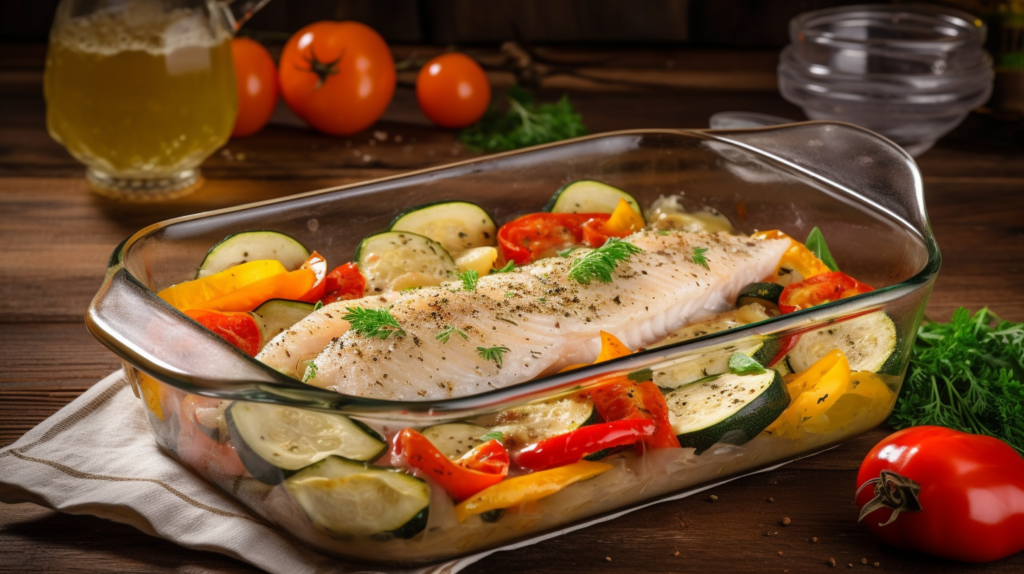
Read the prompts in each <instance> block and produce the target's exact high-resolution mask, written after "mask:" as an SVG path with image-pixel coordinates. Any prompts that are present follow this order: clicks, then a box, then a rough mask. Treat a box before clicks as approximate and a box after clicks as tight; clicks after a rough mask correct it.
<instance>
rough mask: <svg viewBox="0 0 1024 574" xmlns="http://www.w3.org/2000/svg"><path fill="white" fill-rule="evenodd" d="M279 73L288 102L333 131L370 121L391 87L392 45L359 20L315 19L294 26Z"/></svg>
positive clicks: (343, 131) (337, 132)
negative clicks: (310, 22) (302, 25)
mask: <svg viewBox="0 0 1024 574" xmlns="http://www.w3.org/2000/svg"><path fill="white" fill-rule="evenodd" d="M279 77H280V79H281V93H282V94H283V95H284V99H285V101H286V102H288V106H289V107H291V109H292V110H293V111H294V112H295V113H296V114H298V115H299V117H301V118H302V119H304V120H306V122H308V123H309V125H311V126H313V127H314V128H316V129H318V130H320V131H322V132H325V133H329V134H334V135H348V134H354V133H356V132H358V131H362V130H364V129H366V128H368V127H370V126H371V125H372V124H373V122H375V121H377V119H378V118H380V116H381V114H383V113H384V110H385V109H386V108H387V107H388V104H389V103H390V102H391V96H393V95H394V93H395V62H394V59H393V58H392V56H391V50H389V49H388V45H387V43H385V42H384V39H383V38H381V37H380V34H378V33H377V32H375V31H374V30H373V29H372V28H370V27H369V26H366V25H365V24H360V23H359V22H316V23H314V24H310V25H309V26H306V27H305V28H302V29H301V30H299V31H298V32H296V33H295V34H294V35H293V36H292V37H291V39H289V40H288V43H287V44H286V45H285V47H284V51H283V52H281V65H280V72H279Z"/></svg>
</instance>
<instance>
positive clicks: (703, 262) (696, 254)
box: [690, 247, 711, 271]
mask: <svg viewBox="0 0 1024 574" xmlns="http://www.w3.org/2000/svg"><path fill="white" fill-rule="evenodd" d="M707 252H708V248H707V247H694V248H693V255H691V256H690V259H692V260H693V262H694V264H696V265H700V266H701V267H703V268H704V269H707V270H708V271H710V270H711V267H709V266H708V260H707V258H706V257H704V254H705V253H707Z"/></svg>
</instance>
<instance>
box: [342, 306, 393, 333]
mask: <svg viewBox="0 0 1024 574" xmlns="http://www.w3.org/2000/svg"><path fill="white" fill-rule="evenodd" d="M345 310H346V311H348V313H346V314H345V315H344V316H342V319H344V320H346V321H348V323H349V328H350V329H351V330H352V331H354V332H355V333H357V334H359V335H363V336H364V337H370V338H371V339H373V338H377V339H387V338H388V337H390V336H392V335H394V336H395V337H397V338H399V339H400V338H402V337H404V336H405V331H404V330H403V329H402V326H401V325H399V324H398V320H396V319H395V318H394V316H392V315H391V311H389V310H388V309H363V308H362V307H345Z"/></svg>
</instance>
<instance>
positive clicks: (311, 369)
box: [302, 361, 317, 383]
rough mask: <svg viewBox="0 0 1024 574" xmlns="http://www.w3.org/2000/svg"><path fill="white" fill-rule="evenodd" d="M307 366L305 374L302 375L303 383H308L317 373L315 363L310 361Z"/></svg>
mask: <svg viewBox="0 0 1024 574" xmlns="http://www.w3.org/2000/svg"><path fill="white" fill-rule="evenodd" d="M307 366H308V368H307V369H306V375H305V376H303V377H302V382H303V383H308V382H309V381H311V380H313V379H315V378H316V373H317V366H316V363H314V362H313V361H310V362H309V363H308V365H307Z"/></svg>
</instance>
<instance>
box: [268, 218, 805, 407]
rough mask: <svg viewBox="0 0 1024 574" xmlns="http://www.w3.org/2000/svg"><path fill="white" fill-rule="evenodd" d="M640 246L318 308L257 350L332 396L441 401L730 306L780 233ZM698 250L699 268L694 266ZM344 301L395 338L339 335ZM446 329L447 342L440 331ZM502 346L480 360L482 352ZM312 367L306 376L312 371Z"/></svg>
mask: <svg viewBox="0 0 1024 574" xmlns="http://www.w3.org/2000/svg"><path fill="white" fill-rule="evenodd" d="M625 241H627V242H629V243H632V244H634V245H636V246H637V247H640V248H641V249H643V250H644V251H643V252H642V253H637V254H634V255H633V256H632V257H631V258H630V259H629V260H628V261H625V262H620V263H619V265H618V267H617V268H616V269H615V271H614V273H613V277H614V279H613V281H612V282H610V283H601V282H599V281H597V280H594V281H592V282H591V283H590V284H588V285H583V284H580V283H577V282H575V281H573V280H571V279H569V270H570V268H571V266H572V263H573V261H574V260H576V259H578V258H580V257H582V256H584V254H585V253H586V252H587V251H586V250H579V251H577V252H574V253H573V254H571V255H570V256H569V257H566V258H562V257H551V258H547V259H543V260H541V261H538V262H536V263H533V264H530V265H526V266H523V267H519V268H516V269H515V270H514V271H512V272H510V273H501V274H495V275H489V276H486V277H481V278H480V280H479V283H478V284H477V288H476V290H475V291H466V290H463V289H462V288H461V287H462V285H461V282H458V281H456V282H452V283H449V284H446V285H444V286H441V287H424V288H420V289H416V290H414V291H406V292H402V293H397V294H390V295H387V296H383V297H382V296H373V297H366V298H364V299H359V300H352V301H340V302H337V303H333V304H331V305H327V306H325V307H323V308H322V309H320V310H319V311H317V312H315V313H313V314H311V315H310V316H308V317H307V318H305V319H303V320H302V321H300V322H299V323H296V324H295V325H294V326H293V327H292V328H291V329H289V330H287V331H285V332H283V333H281V334H280V335H278V336H277V337H276V338H275V339H274V340H273V341H271V342H270V343H269V344H268V345H267V347H266V348H265V349H264V350H263V351H262V352H261V353H260V355H259V356H258V357H257V358H258V359H260V360H262V361H264V362H265V363H267V364H269V365H270V366H272V367H274V368H276V369H278V370H280V371H282V372H284V373H286V374H289V375H292V376H294V377H296V378H303V375H304V374H307V373H306V369H307V363H308V361H310V360H313V363H314V364H315V373H316V375H315V376H307V379H308V381H307V382H308V383H309V384H311V385H315V386H318V387H323V388H326V389H331V390H334V391H337V392H339V393H344V394H348V395H356V396H363V397H374V398H381V399H394V400H428V399H445V398H450V397H459V396H466V395H472V394H476V393H480V392H483V391H487V390H490V389H495V388H501V387H507V386H509V385H514V384H517V383H521V382H523V381H528V380H530V379H533V378H535V377H538V376H541V375H545V374H550V373H553V372H556V371H557V370H559V369H560V368H562V367H564V366H567V365H571V364H574V363H590V362H592V361H594V359H595V358H596V357H597V354H598V353H599V352H600V331H607V332H609V333H611V334H613V335H615V336H616V337H618V338H619V339H620V340H621V341H622V342H623V343H625V344H626V345H627V346H629V348H631V349H636V348H639V347H643V346H646V345H649V344H651V343H654V342H656V341H658V340H660V339H662V338H664V337H665V336H667V335H668V334H669V333H671V332H672V331H675V330H676V329H679V328H680V327H683V326H685V325H687V324H689V323H693V322H695V321H699V320H701V319H704V318H706V317H709V316H711V315H713V314H715V313H718V312H721V311H724V310H726V309H729V308H731V307H732V306H733V302H734V301H735V298H736V295H737V293H738V292H739V290H740V289H741V288H743V287H744V286H746V285H748V284H750V283H753V282H756V281H760V280H762V279H764V278H765V277H768V276H769V275H771V274H772V272H774V270H775V267H776V265H777V263H778V262H779V259H780V258H781V257H782V254H783V253H784V252H785V251H786V249H787V248H788V247H789V245H790V243H789V241H787V240H777V239H753V238H750V237H746V236H735V235H727V234H725V233H718V234H708V233H687V232H668V233H666V232H661V233H658V232H653V231H641V232H638V233H635V234H633V235H631V236H629V237H627V238H626V239H625ZM695 248H705V249H707V251H706V252H704V258H705V259H706V260H707V263H708V267H709V268H707V269H705V268H704V267H703V266H701V265H698V264H696V263H694V262H693V253H694V249H695ZM346 307H366V308H379V307H388V308H389V309H390V310H391V314H392V315H393V316H394V318H395V319H396V320H397V321H398V323H399V324H401V326H402V329H403V330H404V331H405V336H404V337H401V338H398V337H390V338H388V339H386V340H381V339H375V338H369V337H366V336H364V335H361V334H359V333H356V332H354V331H350V330H349V325H348V322H347V321H345V320H344V319H342V316H343V315H345V314H346V311H345V308H346ZM449 327H454V328H456V329H458V330H459V331H461V332H462V333H464V334H465V338H463V337H462V336H461V335H460V334H459V333H456V332H452V333H450V335H449V337H448V339H447V343H445V342H443V341H442V340H440V339H438V335H439V334H440V333H441V332H442V331H444V330H446V329H448V328H449ZM491 347H504V348H506V349H507V351H505V352H504V353H502V354H501V355H500V358H496V357H495V354H494V353H492V354H491V355H490V360H488V359H487V358H484V357H482V356H481V352H480V350H479V349H480V348H491ZM313 372H314V370H311V371H310V372H309V373H308V374H307V375H312V373H313Z"/></svg>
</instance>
